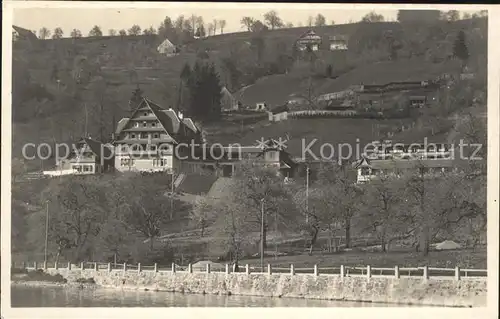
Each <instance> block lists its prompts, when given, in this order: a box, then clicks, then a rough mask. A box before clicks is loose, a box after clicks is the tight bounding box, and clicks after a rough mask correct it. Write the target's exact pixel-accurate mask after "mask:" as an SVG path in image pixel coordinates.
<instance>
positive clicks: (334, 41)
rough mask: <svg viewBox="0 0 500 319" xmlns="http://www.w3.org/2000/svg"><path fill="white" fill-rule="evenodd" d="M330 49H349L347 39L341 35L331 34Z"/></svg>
mask: <svg viewBox="0 0 500 319" xmlns="http://www.w3.org/2000/svg"><path fill="white" fill-rule="evenodd" d="M329 40H330V51H345V50H347V40H346V39H345V38H344V37H340V36H331V37H330V38H329Z"/></svg>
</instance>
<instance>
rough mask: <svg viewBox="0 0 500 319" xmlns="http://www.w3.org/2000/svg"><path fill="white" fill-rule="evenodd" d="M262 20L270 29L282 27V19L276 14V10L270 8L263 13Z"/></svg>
mask: <svg viewBox="0 0 500 319" xmlns="http://www.w3.org/2000/svg"><path fill="white" fill-rule="evenodd" d="M264 21H265V22H266V24H267V25H268V26H269V27H270V28H271V30H274V29H277V28H281V27H283V25H284V24H283V21H282V20H281V18H280V17H279V16H278V12H276V11H274V10H271V11H269V12H267V13H265V14H264Z"/></svg>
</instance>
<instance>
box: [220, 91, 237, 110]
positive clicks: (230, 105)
mask: <svg viewBox="0 0 500 319" xmlns="http://www.w3.org/2000/svg"><path fill="white" fill-rule="evenodd" d="M221 94H222V98H221V106H222V111H223V112H230V111H236V110H238V101H236V99H235V98H234V96H233V95H232V94H231V92H229V90H228V89H227V88H226V87H223V88H222V91H221Z"/></svg>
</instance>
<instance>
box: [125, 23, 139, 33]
mask: <svg viewBox="0 0 500 319" xmlns="http://www.w3.org/2000/svg"><path fill="white" fill-rule="evenodd" d="M139 34H141V27H140V26H138V25H137V24H134V25H133V26H132V27H131V28H130V29H128V35H139Z"/></svg>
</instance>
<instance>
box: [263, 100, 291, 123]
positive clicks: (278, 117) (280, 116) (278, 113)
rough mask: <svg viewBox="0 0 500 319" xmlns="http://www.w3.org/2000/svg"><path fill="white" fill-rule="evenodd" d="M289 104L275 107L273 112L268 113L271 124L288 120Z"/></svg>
mask: <svg viewBox="0 0 500 319" xmlns="http://www.w3.org/2000/svg"><path fill="white" fill-rule="evenodd" d="M288 111H289V108H288V103H286V104H284V105H281V106H278V107H275V108H273V109H272V110H270V111H268V112H267V114H268V115H269V122H280V121H286V120H287V119H288Z"/></svg>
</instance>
